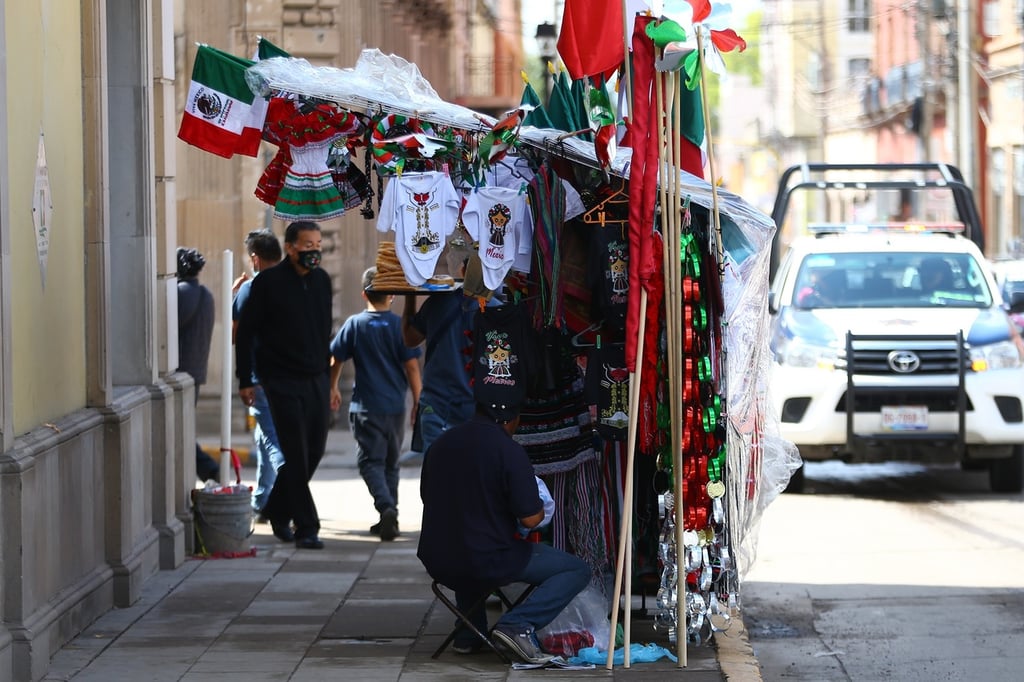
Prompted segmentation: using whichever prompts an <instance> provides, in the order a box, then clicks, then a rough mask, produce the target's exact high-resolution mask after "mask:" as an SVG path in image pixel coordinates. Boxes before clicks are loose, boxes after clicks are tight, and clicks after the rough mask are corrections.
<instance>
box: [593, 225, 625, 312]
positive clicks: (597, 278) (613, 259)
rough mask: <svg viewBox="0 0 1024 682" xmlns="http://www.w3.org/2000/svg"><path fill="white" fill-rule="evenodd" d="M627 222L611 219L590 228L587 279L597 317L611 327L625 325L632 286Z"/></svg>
mask: <svg viewBox="0 0 1024 682" xmlns="http://www.w3.org/2000/svg"><path fill="white" fill-rule="evenodd" d="M622 228H625V223H624V222H610V223H608V224H607V226H606V227H597V228H593V229H592V230H591V231H590V253H589V257H588V263H587V282H588V283H589V285H590V290H591V292H592V294H593V298H592V301H593V305H594V317H595V318H596V319H599V320H604V323H605V324H604V326H605V327H606V328H608V329H615V330H620V329H623V328H624V326H625V323H626V305H627V301H628V299H629V287H630V276H629V270H630V250H629V239H628V238H627V236H626V235H625V234H624V229H622Z"/></svg>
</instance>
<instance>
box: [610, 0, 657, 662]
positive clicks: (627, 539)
mask: <svg viewBox="0 0 1024 682" xmlns="http://www.w3.org/2000/svg"><path fill="white" fill-rule="evenodd" d="M629 29H630V26H629V12H628V7H627V0H622V48H623V61H624V63H625V69H624V71H625V82H626V107H627V111H628V114H629V120H630V123H631V124H632V123H633V88H632V79H631V76H630V71H631V69H630V63H629V37H630V30H629ZM637 260H639V259H637ZM646 317H647V291H646V290H645V289H643V288H641V290H640V325H639V327H638V330H637V358H640V357H643V348H644V328H645V320H646ZM640 377H641V367H640V363H639V361H638V362H637V364H636V368H635V370H634V371H633V372H632V373H631V374H630V376H629V427H628V429H627V433H628V435H627V441H626V442H627V446H626V480H625V483H624V486H625V490H624V492H623V499H622V518H621V521H620V524H619V550H618V553H617V555H616V562H615V588H614V590H613V593H612V606H613V608H612V618H611V634H610V635H609V637H608V657H607V659H606V660H605V668H607V669H608V670H611V669H612V668H613V667H614V665H615V631H616V629H617V626H618V619H619V604H620V602H621V596H622V588H623V579H624V577H625V576H624V573H625V567H626V565H627V557H629V558H630V560H631V558H632V548H631V542H632V539H633V534H632V527H633V458H634V457H635V453H636V431H637V412H638V411H639V405H640ZM629 574H630V576H631V575H632V571H631V570H630V571H629ZM627 580H628V578H627ZM631 608H632V590H630V591H629V597H628V598H627V599H626V617H625V619H624V620H625V626H624V628H623V663H624V665H625V667H627V668H628V667H629V646H630V641H629V638H630V627H629V624H630V621H629V612H630V609H631Z"/></svg>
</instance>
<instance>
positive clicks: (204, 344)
mask: <svg viewBox="0 0 1024 682" xmlns="http://www.w3.org/2000/svg"><path fill="white" fill-rule="evenodd" d="M177 255H178V271H177V275H178V371H179V372H187V373H188V374H189V376H191V377H192V380H193V381H194V382H195V385H196V392H195V400H196V404H197V405H198V404H199V387H200V386H202V385H203V384H205V383H206V369H207V367H208V366H209V362H210V340H211V339H212V338H213V315H214V312H213V294H211V293H210V290H209V289H207V288H206V287H205V286H203V285H202V284H200V283H199V273H200V272H202V270H203V266H204V265H206V259H205V258H203V254H201V253H199V252H198V251H196V250H195V249H186V248H184V247H180V246H179V247H178V254H177ZM219 473H220V465H219V464H217V461H216V460H215V459H214V458H213V457H210V456H209V455H208V454H206V453H205V452H203V449H202V448H201V447H199V443H198V442H197V443H196V476H197V477H198V478H199V480H201V481H203V482H206V481H210V480H213V481H216V480H217V476H218V474H219Z"/></svg>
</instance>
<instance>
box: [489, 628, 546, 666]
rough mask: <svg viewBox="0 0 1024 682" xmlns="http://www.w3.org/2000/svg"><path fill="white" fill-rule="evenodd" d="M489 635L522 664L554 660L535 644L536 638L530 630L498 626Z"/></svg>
mask: <svg viewBox="0 0 1024 682" xmlns="http://www.w3.org/2000/svg"><path fill="white" fill-rule="evenodd" d="M491 635H492V636H493V637H494V639H495V640H497V642H498V643H499V644H501V645H502V646H504V647H505V648H506V649H508V650H509V652H511V653H512V654H514V655H515V656H516V657H518V658H519V659H520V660H521V661H523V662H524V663H547V662H548V661H550V660H551V659H553V658H554V656H552V655H551V654H546V653H544V651H543V650H542V649H541V648H540V644H538V643H537V636H536V635H534V634H533V630H532V629H530V628H526V629H523V630H514V629H512V628H510V627H506V626H501V625H499V626H498V627H496V628H494V632H492V633H491Z"/></svg>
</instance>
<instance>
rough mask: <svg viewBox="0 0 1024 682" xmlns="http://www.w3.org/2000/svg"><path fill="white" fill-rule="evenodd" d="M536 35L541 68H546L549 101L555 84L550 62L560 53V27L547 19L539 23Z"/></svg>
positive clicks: (546, 98)
mask: <svg viewBox="0 0 1024 682" xmlns="http://www.w3.org/2000/svg"><path fill="white" fill-rule="evenodd" d="M534 37H535V38H536V39H537V49H538V51H539V52H540V61H541V68H543V70H544V101H545V102H547V101H548V99H549V97H550V96H551V87H552V85H553V81H552V77H551V71H550V70H549V69H548V63H549V62H553V61H555V55H556V54H557V53H558V29H556V28H555V25H554V24H552V23H550V22H547V21H545V22H544V23H543V24H538V25H537V35H536V36H534Z"/></svg>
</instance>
